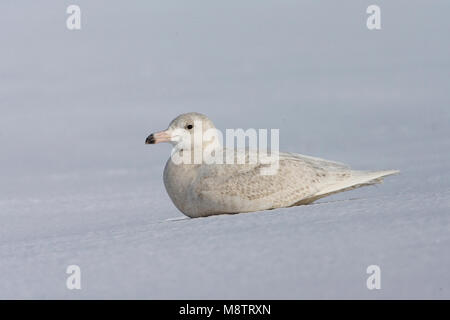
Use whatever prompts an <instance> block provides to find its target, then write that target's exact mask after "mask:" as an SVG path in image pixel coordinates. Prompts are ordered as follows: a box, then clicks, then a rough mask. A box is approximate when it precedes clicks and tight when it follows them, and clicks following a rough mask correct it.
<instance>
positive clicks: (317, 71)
mask: <svg viewBox="0 0 450 320" xmlns="http://www.w3.org/2000/svg"><path fill="white" fill-rule="evenodd" d="M69 4H70V3H67V4H65V3H63V2H61V3H56V2H39V3H37V2H36V3H27V5H26V6H25V5H21V4H18V3H14V2H2V3H1V4H0V12H1V16H2V19H0V35H1V39H2V49H1V50H0V110H1V117H0V146H1V151H0V152H1V153H0V155H1V156H0V177H1V179H0V298H44V299H47V298H63V299H80V298H140V299H143V298H149V299H152V298H186V299H189V298H207V299H212V298H249V299H253V298H268V299H270V298H274V299H278V298H289V299H299V298H369V299H371V298H375V299H376V298H441V299H444V298H445V299H449V298H450V274H449V272H448V270H449V269H450V255H449V252H450V251H449V249H448V248H449V246H450V232H449V231H450V126H449V123H450V111H449V105H450V59H449V57H450V44H449V42H448V34H447V32H446V30H449V27H450V20H448V18H447V13H448V12H449V10H450V3H448V2H447V1H441V2H439V1H438V2H436V3H435V4H433V6H427V5H426V4H425V3H423V2H421V1H395V2H392V1H378V3H377V4H378V5H379V6H380V7H381V10H382V19H383V20H382V30H380V31H369V30H367V28H366V24H365V19H366V16H367V14H366V13H365V9H366V8H367V6H368V5H370V4H372V3H369V2H367V3H365V2H364V1H363V2H361V1H351V2H346V3H345V4H342V3H336V2H332V1H329V3H326V2H322V1H321V2H316V1H306V2H305V1H302V2H299V1H283V2H280V1H253V2H252V1H250V2H245V3H244V2H238V1H227V2H225V1H222V2H220V3H219V2H211V1H194V2H189V3H187V2H184V1H175V2H167V3H166V2H158V3H157V4H156V3H151V2H148V3H147V2H146V3H145V4H144V3H135V4H131V3H125V2H113V3H112V2H110V1H107V2H106V1H95V2H92V1H82V0H80V1H77V4H78V5H79V6H80V7H81V10H82V17H83V18H82V19H83V20H82V30H80V31H69V30H67V29H66V27H65V18H66V16H67V15H66V13H65V9H66V6H68V5H69ZM189 111H197V112H202V113H205V114H207V115H208V116H209V117H210V118H211V119H212V120H213V121H214V123H215V124H216V125H217V127H218V128H219V129H222V130H224V129H225V126H231V127H232V128H238V127H241V128H250V127H256V126H259V127H262V128H269V129H270V128H279V129H280V149H281V150H282V151H290V152H299V153H303V154H308V155H312V156H318V157H322V158H326V159H331V160H336V161H341V162H344V163H348V164H349V165H351V166H352V168H355V169H361V170H369V169H370V170H382V169H399V170H401V174H400V175H399V176H394V177H390V178H387V179H386V181H385V183H384V184H382V185H380V186H377V187H368V188H362V189H358V190H355V191H351V192H346V193H342V194H339V195H336V196H333V197H329V198H324V199H322V200H320V201H319V202H318V203H316V204H313V205H309V206H301V207H296V208H289V209H278V210H272V211H265V212H256V213H247V214H240V215H233V216H231V215H223V216H216V217H208V218H199V219H181V218H183V215H182V214H181V213H180V212H178V211H177V209H176V208H175V207H174V206H173V204H172V203H171V201H170V199H169V198H168V196H167V194H166V192H165V190H164V186H163V182H162V170H163V167H164V164H165V161H166V159H167V157H168V156H169V153H170V146H168V145H167V146H164V145H157V146H152V147H149V146H146V145H145V144H144V141H145V138H146V137H147V135H148V134H149V133H151V132H153V131H156V130H161V129H164V128H165V126H166V125H167V123H168V121H170V120H171V119H172V118H174V116H176V115H177V114H180V113H182V112H189ZM253 114H257V116H256V117H253V116H252V117H251V116H250V115H253ZM256 128H258V127H256ZM311 133H313V134H311ZM156 149H158V150H156ZM71 264H76V265H79V266H80V268H81V272H82V277H81V281H82V289H81V290H68V289H67V288H66V279H67V277H68V275H67V274H66V273H65V271H66V268H67V266H68V265H71ZM369 265H379V266H380V268H381V290H368V289H367V288H366V279H367V277H368V276H369V275H368V274H366V268H367V267H368V266H369Z"/></svg>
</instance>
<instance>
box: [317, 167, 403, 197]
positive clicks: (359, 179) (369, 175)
mask: <svg viewBox="0 0 450 320" xmlns="http://www.w3.org/2000/svg"><path fill="white" fill-rule="evenodd" d="M399 172H400V171H398V170H386V171H350V173H351V175H350V177H349V178H348V179H345V180H342V181H339V182H338V183H336V184H332V185H329V186H327V187H325V188H324V189H322V190H320V191H319V192H318V193H316V194H315V195H314V196H315V197H316V196H319V197H320V198H321V197H324V196H328V195H330V194H333V193H338V192H342V191H347V190H352V189H356V188H359V187H363V186H370V185H373V184H377V183H381V182H383V178H384V177H387V176H390V175H393V174H397V173H399Z"/></svg>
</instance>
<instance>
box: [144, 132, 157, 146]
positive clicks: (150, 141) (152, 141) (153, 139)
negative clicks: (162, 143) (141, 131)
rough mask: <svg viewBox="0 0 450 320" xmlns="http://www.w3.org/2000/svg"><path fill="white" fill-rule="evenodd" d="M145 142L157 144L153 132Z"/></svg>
mask: <svg viewBox="0 0 450 320" xmlns="http://www.w3.org/2000/svg"><path fill="white" fill-rule="evenodd" d="M145 144H155V137H153V133H152V134H151V135H149V136H148V137H147V139H145Z"/></svg>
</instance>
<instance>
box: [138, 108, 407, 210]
mask: <svg viewBox="0 0 450 320" xmlns="http://www.w3.org/2000/svg"><path fill="white" fill-rule="evenodd" d="M195 130H200V133H201V134H202V137H203V135H206V133H207V132H208V130H216V129H215V126H214V124H213V122H212V121H211V120H210V119H208V117H206V116H205V115H203V114H200V113H196V112H191V113H185V114H181V115H179V116H178V117H176V118H175V119H174V120H172V122H170V124H169V127H168V128H167V130H164V131H160V132H156V133H152V134H150V135H149V136H148V137H147V139H146V141H145V143H146V144H157V143H160V142H169V143H171V144H172V145H173V146H174V148H173V150H172V155H171V157H169V159H168V160H167V163H166V166H165V168H164V174H163V179H164V185H165V187H166V190H167V193H168V194H169V197H170V199H171V200H172V202H173V203H174V205H175V206H176V207H177V208H178V209H179V210H180V211H181V212H182V213H183V214H185V215H186V216H188V217H191V218H196V217H207V216H211V215H217V214H236V213H244V212H253V211H262V210H270V209H276V208H285V207H294V206H299V205H306V204H310V203H312V202H314V201H316V200H317V199H320V198H323V197H326V196H329V195H332V194H335V193H338V192H343V191H347V190H352V189H355V188H359V187H362V186H368V185H373V184H377V183H381V182H382V181H383V178H384V177H386V176H389V175H393V174H396V173H398V172H399V171H397V170H385V171H359V170H352V169H350V168H349V167H348V166H347V165H344V164H342V163H339V162H335V161H329V160H324V159H320V158H315V157H310V156H305V155H301V154H297V153H285V152H280V153H277V159H276V164H277V166H276V168H277V170H276V171H275V172H274V173H272V174H263V173H262V170H263V169H267V167H268V166H269V165H271V164H273V163H267V162H263V161H262V160H261V161H256V162H250V161H247V162H245V163H238V162H237V161H236V162H233V163H231V164H230V163H228V162H226V163H225V162H223V163H220V161H219V162H218V163H214V162H213V163H210V161H209V162H206V161H204V159H203V156H202V158H201V161H195V159H194V156H193V155H194V154H195V152H196V151H195V148H196V147H202V150H206V149H208V150H210V151H211V150H212V153H211V154H213V155H214V154H218V155H219V154H223V155H226V154H227V153H228V154H229V152H230V150H229V149H226V148H224V147H223V146H222V145H221V144H220V141H218V140H219V139H217V136H214V135H213V136H212V138H210V139H203V138H202V139H200V140H199V139H198V138H196V137H195ZM231 152H233V159H237V157H238V156H239V153H240V152H241V153H242V152H243V153H244V158H245V159H246V160H248V159H249V158H250V157H251V155H252V153H255V152H256V153H258V152H261V151H254V150H248V149H246V150H244V151H242V150H240V151H236V150H233V151H231ZM183 155H184V156H186V155H187V157H185V158H183V159H188V160H193V159H194V160H193V161H183V162H180V161H179V159H181V158H182V157H183ZM175 156H176V157H178V161H175V159H176V157H175ZM261 159H264V158H263V157H261Z"/></svg>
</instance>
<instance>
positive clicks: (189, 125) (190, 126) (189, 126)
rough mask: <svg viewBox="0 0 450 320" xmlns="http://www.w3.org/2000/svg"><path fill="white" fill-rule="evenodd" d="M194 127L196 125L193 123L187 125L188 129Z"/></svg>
mask: <svg viewBox="0 0 450 320" xmlns="http://www.w3.org/2000/svg"><path fill="white" fill-rule="evenodd" d="M193 127H194V126H193V125H192V124H188V125H187V126H186V129H188V130H191V129H192V128H193Z"/></svg>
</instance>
